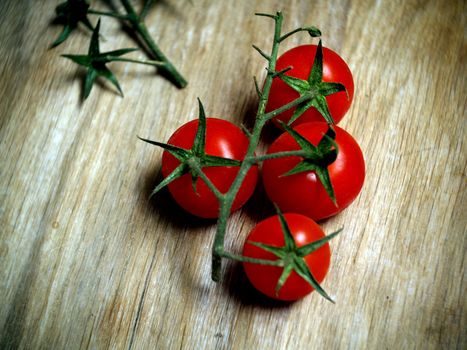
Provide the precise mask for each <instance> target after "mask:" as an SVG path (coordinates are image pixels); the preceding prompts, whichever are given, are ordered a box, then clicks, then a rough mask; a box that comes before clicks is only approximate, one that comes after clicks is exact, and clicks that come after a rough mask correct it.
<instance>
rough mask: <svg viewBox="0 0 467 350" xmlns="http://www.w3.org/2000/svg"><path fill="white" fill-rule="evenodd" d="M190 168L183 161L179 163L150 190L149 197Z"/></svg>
mask: <svg viewBox="0 0 467 350" xmlns="http://www.w3.org/2000/svg"><path fill="white" fill-rule="evenodd" d="M189 171H190V170H189V168H188V166H187V165H186V164H184V163H182V164H180V165H179V166H178V167H176V168H175V170H174V171H172V172H171V173H170V174H169V176H167V177H166V178H165V179H164V180H162V181H161V182H160V183H159V184H158V185H157V186H156V188H155V189H154V190H153V191H152V192H151V195H150V196H149V197H150V198H151V197H152V196H154V195H155V194H156V193H157V192H159V191H160V190H161V189H163V188H164V187H165V186H167V185H168V184H169V183H171V182H172V181H174V180H175V179H178V178H179V177H180V176H183V175H185V174H186V173H188V172H189Z"/></svg>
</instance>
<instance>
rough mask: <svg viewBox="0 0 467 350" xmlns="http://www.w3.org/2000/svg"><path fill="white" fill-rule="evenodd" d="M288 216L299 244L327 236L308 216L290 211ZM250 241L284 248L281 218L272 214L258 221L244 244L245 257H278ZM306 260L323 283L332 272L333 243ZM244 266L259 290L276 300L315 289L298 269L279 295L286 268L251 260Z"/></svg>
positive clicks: (289, 299) (294, 297)
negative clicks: (278, 285) (281, 277)
mask: <svg viewBox="0 0 467 350" xmlns="http://www.w3.org/2000/svg"><path fill="white" fill-rule="evenodd" d="M284 217H285V220H286V221H287V225H288V226H289V228H290V231H291V233H292V236H293V237H294V240H295V243H296V245H297V246H298V247H301V246H304V245H306V244H308V243H311V242H314V241H317V240H319V239H321V238H323V237H324V236H325V234H324V232H323V231H322V230H321V228H320V227H319V225H318V224H317V223H316V222H314V221H313V220H311V219H310V218H308V217H306V216H303V215H300V214H295V213H286V214H284ZM248 241H253V242H260V243H264V244H268V245H273V246H276V247H283V246H284V244H285V242H284V233H283V231H282V228H281V225H280V221H279V217H278V216H277V215H276V216H272V217H270V218H268V219H265V220H263V221H261V222H260V223H258V224H257V225H256V226H255V227H254V228H253V230H252V231H251V232H250V234H249V235H248V237H247V239H246V242H245V244H244V246H243V255H244V256H247V257H252V258H258V259H266V260H277V257H276V256H275V255H274V254H272V253H270V252H267V251H266V250H263V249H261V248H259V247H256V246H254V245H252V244H250V243H248ZM304 259H305V262H306V264H307V265H308V267H309V269H310V271H311V273H312V274H313V276H314V277H315V278H316V280H317V281H318V283H321V282H322V281H323V280H324V277H325V276H326V274H327V272H328V269H329V264H330V261H331V250H330V248H329V244H328V243H326V244H325V245H323V246H322V247H321V248H319V249H318V250H316V251H314V252H313V253H311V254H309V255H307V256H306V257H305V258H304ZM243 267H244V270H245V273H246V275H247V277H248V279H249V280H250V282H251V284H252V285H253V286H254V287H255V289H257V290H258V291H260V292H261V293H263V294H265V295H267V296H268V297H270V298H273V299H278V300H284V301H293V300H298V299H301V298H303V297H304V296H306V295H307V294H309V293H311V292H312V291H313V290H314V289H313V287H312V286H311V285H310V284H309V283H308V282H307V281H305V280H304V279H303V278H302V277H300V276H299V275H298V274H297V273H296V272H295V271H292V273H291V274H290V276H289V277H288V279H287V281H286V282H285V284H284V285H283V286H282V288H281V289H280V290H279V293H278V294H276V291H275V289H276V285H277V281H278V280H279V277H280V276H281V273H282V270H283V268H282V267H277V266H268V265H260V264H253V263H248V262H244V263H243Z"/></svg>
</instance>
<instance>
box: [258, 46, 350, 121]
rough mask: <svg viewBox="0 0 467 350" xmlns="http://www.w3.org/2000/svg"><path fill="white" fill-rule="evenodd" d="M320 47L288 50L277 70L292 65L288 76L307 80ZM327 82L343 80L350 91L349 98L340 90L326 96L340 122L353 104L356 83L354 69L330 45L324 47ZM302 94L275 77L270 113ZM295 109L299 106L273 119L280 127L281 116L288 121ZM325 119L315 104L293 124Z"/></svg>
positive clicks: (332, 112) (324, 70)
mask: <svg viewBox="0 0 467 350" xmlns="http://www.w3.org/2000/svg"><path fill="white" fill-rule="evenodd" d="M316 48H317V45H301V46H297V47H294V48H292V49H290V50H288V51H286V52H285V53H284V54H282V55H281V56H280V57H279V58H278V60H277V64H276V71H280V70H282V69H285V68H287V67H289V66H291V67H292V69H291V70H289V71H287V72H286V73H285V75H288V76H291V77H295V78H299V79H302V80H307V79H308V76H309V75H310V71H311V67H312V65H313V58H314V57H315V54H316ZM323 81H325V82H335V83H341V84H343V85H344V86H345V88H346V90H347V93H348V97H347V94H346V92H345V91H340V92H337V93H335V94H332V95H329V96H326V101H327V103H328V107H329V112H330V114H331V116H332V117H333V119H334V122H335V123H336V124H337V123H339V121H341V120H342V118H343V117H344V115H345V114H346V113H347V111H348V110H349V108H350V105H351V104H352V100H353V96H354V82H353V77H352V72H351V71H350V68H349V67H348V65H347V63H345V61H344V60H343V59H342V58H341V57H340V56H339V55H338V54H337V53H335V52H334V51H332V50H330V49H328V48H326V47H323ZM298 97H300V95H299V93H298V92H296V91H295V90H293V89H292V88H291V87H290V86H288V85H287V84H286V83H285V82H283V81H282V80H281V79H280V78H275V79H274V80H273V83H272V86H271V91H270V94H269V101H268V104H267V106H266V112H270V111H273V110H275V109H277V108H279V107H282V106H283V105H285V104H287V103H289V102H292V101H293V100H295V99H296V98H298ZM294 111H295V108H291V109H289V110H287V111H285V112H283V113H281V114H279V115H278V116H277V117H276V118H274V119H273V121H274V122H275V124H276V125H277V126H279V124H278V123H277V119H279V120H281V121H283V122H284V123H286V124H287V123H288V121H289V120H290V118H291V117H292V114H293V112H294ZM322 121H324V118H323V116H322V115H321V114H320V113H319V112H318V111H317V110H316V109H315V108H314V107H311V108H309V109H307V110H306V111H305V112H304V113H303V114H302V115H301V116H300V117H299V118H298V119H297V120H296V121H295V122H293V123H292V126H297V125H299V124H303V123H308V122H322ZM279 127H280V126H279Z"/></svg>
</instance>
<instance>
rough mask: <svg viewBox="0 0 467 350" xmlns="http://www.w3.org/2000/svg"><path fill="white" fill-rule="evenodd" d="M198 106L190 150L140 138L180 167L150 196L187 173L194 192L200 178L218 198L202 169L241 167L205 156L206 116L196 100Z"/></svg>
mask: <svg viewBox="0 0 467 350" xmlns="http://www.w3.org/2000/svg"><path fill="white" fill-rule="evenodd" d="M198 105H199V117H198V118H199V122H198V128H197V130H196V136H195V139H194V141H193V146H192V147H191V149H184V148H180V147H177V146H174V145H170V144H166V143H161V142H158V141H152V140H148V139H143V138H141V137H140V139H141V140H142V141H145V142H147V143H150V144H152V145H155V146H159V147H161V148H163V149H164V150H166V151H167V152H169V153H170V154H171V155H173V156H174V157H175V158H177V159H178V160H179V161H180V165H179V166H178V167H177V168H175V170H173V171H172V172H171V173H170V174H169V175H168V176H167V177H166V178H165V179H164V180H162V181H161V182H160V183H159V184H158V185H157V186H156V188H155V189H154V190H153V191H152V193H151V196H153V195H155V194H156V193H157V192H159V191H160V190H161V189H162V188H164V187H165V186H167V185H168V184H169V183H171V182H172V181H174V180H175V179H177V178H179V177H181V176H183V175H185V174H188V173H189V174H191V179H192V184H193V189H194V191H195V192H196V184H197V180H198V178H199V177H201V178H203V180H204V181H205V183H206V184H207V185H208V186H209V187H210V188H211V190H212V191H213V193H214V194H215V195H217V196H220V195H221V194H220V192H219V191H218V190H217V189H216V188H215V187H213V186H214V185H213V184H212V182H211V181H209V180H208V179H206V175H205V174H204V173H203V172H202V168H204V167H214V166H239V165H241V163H242V162H241V161H239V160H236V159H228V158H223V157H217V156H212V155H208V154H206V152H205V147H206V114H205V112H204V107H203V104H202V103H201V101H200V99H198Z"/></svg>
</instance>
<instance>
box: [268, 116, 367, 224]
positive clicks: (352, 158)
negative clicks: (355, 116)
mask: <svg viewBox="0 0 467 350" xmlns="http://www.w3.org/2000/svg"><path fill="white" fill-rule="evenodd" d="M327 129H328V126H327V124H326V123H324V122H315V123H306V124H300V125H299V126H297V127H296V128H294V130H295V131H297V132H298V133H299V134H300V135H302V136H303V137H304V138H305V139H307V140H308V141H310V142H311V143H312V144H313V145H315V146H316V145H317V144H318V143H319V141H320V140H321V138H322V137H323V135H324V134H325V133H326V131H327ZM334 130H335V132H336V139H335V142H336V143H337V146H338V155H337V159H336V160H335V161H334V162H333V163H332V164H330V165H329V166H328V167H327V169H328V172H329V176H330V180H331V184H332V186H333V189H334V194H335V197H336V202H337V206H336V205H335V204H334V203H333V202H332V200H331V198H330V196H329V195H328V193H327V192H326V190H325V188H324V186H323V184H322V183H321V181H320V180H319V179H318V177H317V175H316V173H315V172H314V171H306V172H301V173H298V174H294V175H287V176H283V174H285V173H286V172H288V171H289V170H291V169H293V168H294V167H295V166H296V165H297V163H298V162H300V161H301V160H302V158H300V157H296V156H295V157H284V158H276V159H270V160H266V161H265V162H264V163H263V171H262V174H263V183H264V187H265V189H266V193H267V195H268V196H269V198H270V199H271V201H273V202H274V203H276V204H277V206H278V207H279V208H280V209H281V210H282V211H284V212H294V213H300V214H303V215H306V216H308V217H310V218H312V219H313V220H321V219H324V218H327V217H330V216H333V215H335V214H337V213H339V212H340V211H342V210H343V209H344V208H346V207H347V206H348V205H349V204H350V203H351V202H352V201H353V200H354V199H355V198H356V197H357V195H358V194H359V193H360V190H361V189H362V186H363V181H364V178H365V162H364V159H363V155H362V151H361V150H360V147H359V146H358V144H357V142H356V141H355V140H354V138H353V137H352V136H351V135H350V134H349V133H347V132H346V131H345V130H343V129H341V128H339V127H338V126H334ZM298 149H300V147H299V146H298V144H297V142H296V141H295V140H294V139H293V137H292V136H291V135H290V134H288V133H283V134H282V135H281V136H279V138H277V139H276V141H274V142H273V144H272V145H271V146H270V148H269V149H268V153H276V152H282V151H291V150H298Z"/></svg>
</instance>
